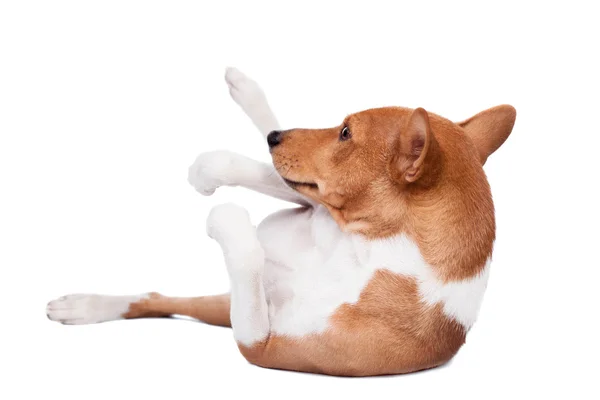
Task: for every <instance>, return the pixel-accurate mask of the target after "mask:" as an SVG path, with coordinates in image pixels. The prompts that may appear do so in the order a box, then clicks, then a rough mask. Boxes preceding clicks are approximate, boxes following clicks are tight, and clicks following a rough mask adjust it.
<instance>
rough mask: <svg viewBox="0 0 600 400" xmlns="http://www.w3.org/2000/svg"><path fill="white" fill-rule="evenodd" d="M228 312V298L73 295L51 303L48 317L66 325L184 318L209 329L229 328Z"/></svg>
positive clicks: (156, 294)
mask: <svg viewBox="0 0 600 400" xmlns="http://www.w3.org/2000/svg"><path fill="white" fill-rule="evenodd" d="M229 308H230V303H229V294H222V295H217V296H203V297H189V298H183V297H167V296H162V295H160V294H158V293H146V294H143V295H136V296H104V295H98V294H72V295H67V296H63V297H61V298H59V299H56V300H53V301H51V302H50V303H48V306H47V307H46V314H47V315H48V318H50V319H51V320H53V321H58V322H61V323H63V324H67V325H83V324H94V323H98V322H106V321H113V320H118V319H132V318H151V317H169V316H172V315H185V316H189V317H192V318H195V319H198V320H200V321H202V322H205V323H207V324H210V325H219V326H227V327H230V326H231V322H230V320H229Z"/></svg>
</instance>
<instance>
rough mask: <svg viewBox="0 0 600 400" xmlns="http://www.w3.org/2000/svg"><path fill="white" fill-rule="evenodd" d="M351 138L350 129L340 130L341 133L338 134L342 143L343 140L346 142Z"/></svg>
mask: <svg viewBox="0 0 600 400" xmlns="http://www.w3.org/2000/svg"><path fill="white" fill-rule="evenodd" d="M351 137H352V134H351V133H350V129H348V127H347V126H345V127H344V129H342V131H341V132H340V140H341V141H342V142H343V141H344V140H348V139H350V138H351Z"/></svg>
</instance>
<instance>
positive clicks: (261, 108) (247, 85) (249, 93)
mask: <svg viewBox="0 0 600 400" xmlns="http://www.w3.org/2000/svg"><path fill="white" fill-rule="evenodd" d="M225 82H227V86H229V94H231V98H232V99H233V100H234V101H235V102H236V103H237V104H238V105H239V106H240V107H241V108H242V110H244V113H246V115H248V117H250V119H251V120H252V122H253V123H254V125H256V127H257V128H258V130H259V131H260V133H262V134H263V136H264V137H265V138H266V137H267V135H268V134H269V132H271V131H274V130H277V129H279V122H277V118H275V114H273V111H271V107H269V103H268V102H267V97H266V96H265V94H264V92H263V91H262V89H261V88H260V86H258V84H257V83H256V82H254V81H253V80H252V79H250V78H248V77H247V76H246V75H244V74H243V73H242V72H241V71H240V70H238V69H236V68H227V69H226V70H225Z"/></svg>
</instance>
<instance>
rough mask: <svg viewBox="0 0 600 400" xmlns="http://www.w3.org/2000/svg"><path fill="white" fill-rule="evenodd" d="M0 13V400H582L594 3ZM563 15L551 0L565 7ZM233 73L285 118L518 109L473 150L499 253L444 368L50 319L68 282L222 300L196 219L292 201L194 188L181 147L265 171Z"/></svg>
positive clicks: (590, 329) (592, 213)
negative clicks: (363, 374)
mask: <svg viewBox="0 0 600 400" xmlns="http://www.w3.org/2000/svg"><path fill="white" fill-rule="evenodd" d="M207 3H209V2H201V1H181V2H174V1H170V2H167V1H165V2H156V1H148V0H144V1H122V0H121V1H103V2H91V1H70V2H67V1H40V2H37V3H36V2H31V1H2V2H1V3H0V135H1V136H0V184H1V185H0V239H1V242H0V246H1V247H0V268H1V278H0V296H1V300H0V305H1V314H0V320H1V322H0V324H1V325H2V329H1V330H0V332H1V333H0V336H1V340H0V346H1V348H0V350H1V352H0V367H1V370H2V371H1V375H0V381H1V383H0V398H2V399H25V398H27V399H31V398H40V399H41V398H43V399H54V398H60V399H65V400H66V399H139V398H144V399H195V398H226V397H229V396H236V397H238V398H261V399H267V398H276V399H284V398H285V399H287V398H303V399H306V398H326V396H327V397H328V398H329V397H330V396H335V397H333V398H342V397H343V398H384V397H385V398H402V399H403V398H422V399H425V398H434V397H435V398H462V399H471V398H476V399H482V398H486V399H490V398H506V397H507V396H509V395H510V396H511V397H513V398H525V397H528V398H542V397H544V396H546V395H557V396H559V397H564V396H568V397H569V398H577V399H583V398H598V397H596V396H598V383H597V382H598V371H599V367H598V364H597V361H598V359H599V356H600V354H599V351H598V337H599V333H600V332H599V330H598V328H597V325H598V315H599V313H598V305H599V301H598V290H597V287H598V279H599V278H600V273H599V269H600V261H599V259H598V256H597V248H598V236H599V235H598V224H599V222H600V218H599V213H598V207H599V205H600V201H599V200H600V199H599V197H598V194H597V189H598V172H600V171H599V169H600V168H599V167H598V157H597V154H598V146H599V145H600V140H599V135H600V132H599V128H598V115H599V113H600V107H599V106H600V102H599V100H598V93H599V90H600V85H599V79H598V73H599V71H600V63H599V62H598V47H599V43H598V38H599V37H600V29H599V28H598V12H597V11H595V10H594V7H593V5H594V2H589V3H587V5H586V4H585V3H580V4H577V3H576V2H569V5H568V6H566V5H565V6H562V7H561V6H558V5H554V4H553V3H552V2H539V4H537V5H536V4H535V3H533V2H529V3H527V2H518V3H515V4H511V3H509V2H506V1H503V2H497V3H494V4H492V3H489V4H487V3H486V2H476V3H473V4H458V3H456V2H441V4H435V3H426V2H410V3H407V4H405V3H404V2H399V1H398V2H389V3H388V4H387V5H385V6H384V5H380V4H379V3H378V2H375V1H368V2H367V1H365V2H362V3H360V4H350V3H347V2H339V3H328V2H323V1H319V2H310V1H306V0H304V1H301V2H273V4H266V3H264V2H258V1H239V2H237V1H231V0H230V1H224V2H210V6H208V5H206V4H207ZM565 4H566V2H565ZM227 65H235V66H237V67H239V68H240V69H242V70H243V71H245V72H246V73H247V74H249V75H250V76H252V77H254V78H255V79H256V80H257V81H258V82H259V83H260V84H261V85H262V86H263V88H264V90H265V92H266V93H267V95H268V97H269V100H270V103H271V105H272V106H273V109H274V111H275V113H276V114H277V115H278V117H279V119H280V121H281V123H282V125H283V126H284V127H296V126H302V127H322V126H332V125H333V124H337V123H339V122H340V121H341V120H342V118H343V117H344V116H345V115H346V114H348V113H350V112H354V111H358V110H361V109H364V108H369V107H374V106H382V105H403V106H408V107H418V106H421V107H424V108H426V109H427V110H430V111H433V112H436V113H438V114H441V115H443V116H446V117H448V118H450V119H453V120H462V119H464V118H467V117H469V116H471V115H472V114H475V113H476V112H478V111H481V110H483V109H485V108H488V107H490V106H494V105H497V104H501V103H509V104H512V105H514V106H515V107H516V108H517V110H518V117H517V123H516V125H515V128H514V131H513V134H512V136H511V137H510V138H509V139H508V141H507V142H506V144H505V145H504V146H503V147H502V148H501V149H500V150H499V151H498V152H497V153H496V154H494V155H493V156H492V157H491V158H490V159H489V161H488V163H487V165H486V167H485V170H486V172H487V174H488V177H489V180H490V183H491V185H492V190H493V194H494V199H495V204H496V209H497V222H498V231H497V236H498V239H497V242H496V250H495V257H494V258H495V261H494V263H493V266H492V274H491V279H490V283H489V286H488V291H487V293H486V297H485V299H484V304H483V307H482V309H481V314H480V318H479V321H478V322H477V324H476V325H475V327H474V328H473V329H472V331H471V332H470V334H469V336H468V338H467V344H466V345H465V346H464V347H463V348H462V350H461V351H460V353H459V354H458V355H457V356H456V357H455V359H454V360H453V361H452V362H451V363H450V364H449V365H447V366H446V367H444V368H439V369H436V370H433V371H429V372H423V373H417V374H413V375H407V376H398V377H383V378H367V379H344V378H332V377H323V376H316V375H309V374H298V373H290V372H282V371H272V370H265V369H261V368H258V367H254V366H251V365H249V364H248V363H247V362H246V361H245V360H244V359H243V358H242V356H241V355H239V353H238V351H237V348H236V346H235V343H234V341H233V339H232V335H231V331H229V330H227V329H221V328H215V327H210V326H206V325H202V324H200V323H195V322H190V321H182V320H137V321H122V322H112V323H106V324H99V325H91V326H76V327H71V326H62V325H60V324H57V323H52V322H50V321H48V320H47V319H46V315H45V305H46V303H47V302H48V301H49V300H51V299H53V298H55V297H58V296H61V295H63V294H67V293H72V292H84V293H85V292H99V293H108V294H134V293H140V292H146V291H150V290H155V291H159V292H161V293H164V294H167V295H180V296H188V295H189V296H192V295H202V294H211V293H219V292H224V291H226V290H227V278H226V273H225V268H224V265H223V262H222V259H221V254H220V251H219V248H218V246H217V245H216V243H214V242H212V241H210V240H209V239H208V238H207V237H206V236H205V233H204V229H205V228H204V219H205V217H206V215H207V213H208V211H209V209H210V208H211V206H213V205H215V204H217V203H220V202H226V201H235V202H237V203H239V204H242V205H244V206H246V207H247V208H248V209H249V210H250V213H251V216H252V218H253V220H254V222H255V223H258V222H259V221H260V220H261V219H262V218H263V217H264V216H266V215H267V214H269V213H271V212H273V211H274V210H276V209H278V208H281V207H285V206H287V205H286V204H285V203H283V202H279V201H276V200H273V199H269V198H265V197H263V196H261V195H258V194H255V193H250V192H248V191H245V190H243V189H236V188H225V189H220V190H218V191H217V193H216V194H215V195H214V196H213V197H210V198H203V197H201V196H200V195H198V194H197V193H196V192H195V191H194V190H193V189H192V188H191V187H190V186H188V184H187V182H186V178H187V167H188V165H189V164H191V163H192V162H193V160H194V158H195V156H196V155H197V154H198V153H200V152H203V151H207V150H213V149H219V148H224V149H230V150H233V151H238V152H242V153H245V154H247V155H249V156H252V157H254V158H257V159H262V160H268V159H269V157H268V152H267V151H266V145H265V143H264V142H263V140H262V139H261V136H260V134H259V133H258V132H257V131H256V130H255V128H254V127H253V126H252V125H251V124H250V122H249V120H248V119H247V118H246V117H245V116H244V115H243V114H242V112H241V111H240V110H239V109H238V107H237V106H236V105H235V104H234V103H233V101H231V100H230V99H229V97H228V93H227V89H226V86H225V84H224V82H223V79H222V77H223V71H224V68H225V67H226V66H227Z"/></svg>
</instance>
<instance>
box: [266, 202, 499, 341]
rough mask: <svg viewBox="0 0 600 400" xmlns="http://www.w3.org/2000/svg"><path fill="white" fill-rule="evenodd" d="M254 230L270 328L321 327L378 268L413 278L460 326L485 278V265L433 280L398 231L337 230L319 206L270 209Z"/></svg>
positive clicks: (294, 331)
mask: <svg viewBox="0 0 600 400" xmlns="http://www.w3.org/2000/svg"><path fill="white" fill-rule="evenodd" d="M257 234H258V238H259V240H260V242H261V245H262V247H263V249H264V251H265V259H266V260H265V271H264V277H263V281H264V288H265V294H266V298H267V303H268V306H269V322H270V327H271V332H272V333H274V334H280V335H287V336H304V335H307V334H311V333H321V332H323V331H325V330H326V328H327V327H328V323H329V318H330V317H331V316H332V315H333V314H334V313H335V311H336V310H337V309H338V308H339V307H340V306H341V305H343V304H345V303H350V304H353V303H356V302H357V301H358V300H359V297H360V294H361V292H362V291H363V289H364V288H365V287H366V286H367V284H368V283H369V281H370V280H371V278H372V277H373V275H374V273H375V272H376V271H377V270H380V269H385V270H388V271H390V272H392V273H396V274H400V275H404V276H410V277H413V278H415V281H416V282H417V283H418V289H419V294H420V298H421V301H422V302H423V303H425V304H429V305H431V306H433V305H435V304H438V303H442V305H443V311H444V314H445V315H446V316H447V317H449V318H452V319H454V320H456V321H457V322H459V323H460V324H461V325H463V326H464V327H465V328H466V329H468V328H470V326H471V325H472V324H473V322H474V321H475V318H476V315H477V312H478V309H479V305H480V302H481V299H482V297H483V293H484V290H485V286H486V282H487V276H488V270H489V268H488V267H487V266H486V268H485V269H484V270H483V272H482V273H481V274H480V275H478V276H474V277H473V278H470V279H466V280H463V281H458V282H450V283H444V282H441V281H439V280H438V279H437V278H436V276H435V274H434V271H433V269H432V268H431V266H429V265H428V264H427V263H426V262H425V261H424V260H423V257H422V256H421V253H420V252H419V249H418V246H417V245H416V244H415V243H414V242H413V241H412V240H410V239H409V238H407V237H406V236H397V237H392V238H389V239H381V240H373V241H369V240H366V239H364V238H363V237H361V236H359V235H356V234H348V233H344V232H342V231H341V230H340V229H339V227H338V226H337V224H336V223H335V221H334V220H333V219H332V218H331V216H330V215H329V212H328V211H327V210H326V209H325V208H324V207H322V206H319V207H317V208H315V209H307V208H296V209H288V210H282V211H279V212H277V213H275V214H272V215H270V216H269V217H267V218H266V219H265V220H264V221H263V222H262V223H261V224H260V225H259V226H258V229H257Z"/></svg>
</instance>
